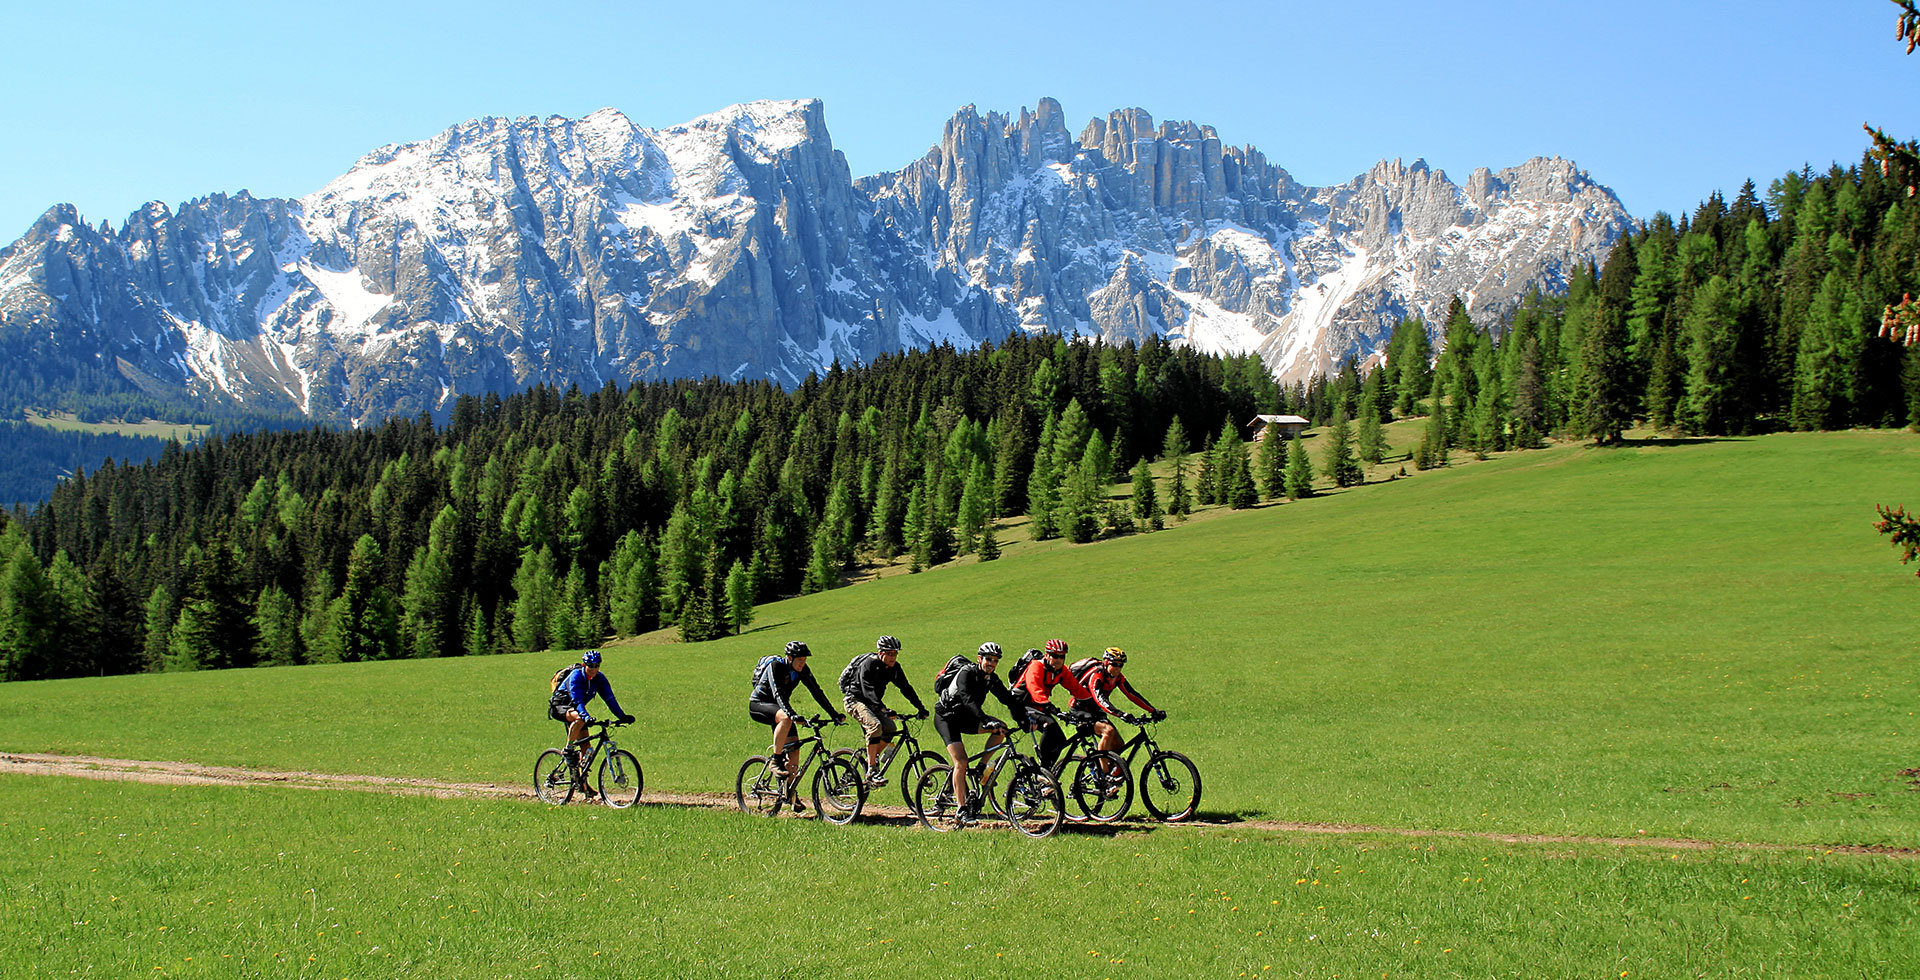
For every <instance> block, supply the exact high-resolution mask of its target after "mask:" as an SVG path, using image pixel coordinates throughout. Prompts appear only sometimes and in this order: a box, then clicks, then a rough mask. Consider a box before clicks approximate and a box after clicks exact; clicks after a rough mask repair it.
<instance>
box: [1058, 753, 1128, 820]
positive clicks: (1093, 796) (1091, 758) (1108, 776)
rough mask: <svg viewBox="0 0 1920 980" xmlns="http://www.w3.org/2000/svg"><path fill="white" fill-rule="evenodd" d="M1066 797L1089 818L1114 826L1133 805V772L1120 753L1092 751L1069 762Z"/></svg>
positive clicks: (1065, 786) (1065, 787)
mask: <svg viewBox="0 0 1920 980" xmlns="http://www.w3.org/2000/svg"><path fill="white" fill-rule="evenodd" d="M1066 768H1067V773H1068V775H1069V777H1070V778H1069V779H1068V780H1067V782H1066V784H1065V785H1064V787H1063V788H1064V789H1065V791H1066V793H1067V796H1069V797H1070V798H1072V800H1073V804H1074V806H1075V807H1077V808H1079V810H1080V813H1081V814H1082V815H1083V816H1085V817H1086V819H1088V820H1091V821H1093V822H1094V823H1112V822H1114V821H1115V820H1118V819H1120V818H1121V817H1124V816H1126V815H1127V808H1128V807H1131V806H1132V805H1133V773H1132V772H1131V771H1129V770H1128V769H1127V760H1125V759H1122V758H1120V754H1119V753H1117V752H1089V753H1087V754H1086V755H1080V756H1074V757H1073V758H1072V759H1070V760H1068V762H1067V767H1066Z"/></svg>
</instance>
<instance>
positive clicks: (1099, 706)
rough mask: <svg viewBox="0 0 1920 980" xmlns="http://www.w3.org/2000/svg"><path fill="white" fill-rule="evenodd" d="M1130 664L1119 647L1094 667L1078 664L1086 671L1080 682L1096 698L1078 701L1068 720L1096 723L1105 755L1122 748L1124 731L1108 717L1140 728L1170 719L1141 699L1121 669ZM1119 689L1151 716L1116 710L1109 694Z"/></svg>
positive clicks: (1095, 729)
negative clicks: (1124, 720)
mask: <svg viewBox="0 0 1920 980" xmlns="http://www.w3.org/2000/svg"><path fill="white" fill-rule="evenodd" d="M1126 665H1127V651H1125V650H1122V649H1120V648H1119V647H1108V648H1107V649H1106V652H1105V653H1102V654H1101V655H1100V659H1099V660H1096V661H1094V662H1093V663H1092V664H1091V665H1076V666H1081V668H1082V669H1081V670H1080V672H1079V681H1080V683H1081V684H1082V685H1084V686H1085V687H1086V689H1087V691H1088V692H1089V693H1091V694H1092V695H1093V697H1091V698H1085V699H1081V700H1076V701H1074V702H1073V706H1072V707H1071V708H1069V709H1068V712H1067V720H1068V721H1070V722H1075V723H1080V724H1092V725H1093V730H1094V732H1095V733H1096V734H1098V735H1099V736H1100V744H1099V745H1098V746H1097V747H1098V748H1099V749H1100V751H1102V752H1111V751H1113V750H1115V749H1117V748H1119V747H1120V732H1119V731H1118V730H1116V729H1115V728H1114V727H1113V725H1112V724H1110V723H1108V722H1107V721H1106V716H1108V715H1114V716H1116V717H1120V718H1124V719H1126V720H1127V721H1129V722H1132V723H1133V724H1136V725H1138V724H1140V723H1141V722H1142V721H1145V720H1146V718H1151V719H1153V720H1154V721H1159V720H1161V719H1163V718H1165V717H1166V716H1167V713H1166V712H1164V711H1161V710H1160V709H1158V708H1156V707H1154V706H1153V705H1151V704H1148V703H1147V699H1146V698H1143V697H1141V696H1140V694H1139V692H1137V691H1135V690H1134V689H1133V685H1132V684H1129V683H1127V678H1126V675H1125V674H1123V673H1121V668H1123V667H1125V666H1126ZM1115 688H1119V689H1120V690H1121V691H1122V692H1123V693H1125V694H1126V696H1127V697H1128V698H1129V699H1131V700H1132V701H1133V703H1134V704H1137V705H1139V706H1140V709H1141V710H1142V711H1145V712H1146V713H1147V714H1146V718H1137V717H1135V716H1133V715H1130V714H1127V713H1126V712H1124V711H1121V710H1119V709H1117V708H1115V707H1114V706H1113V701H1112V700H1110V699H1109V695H1111V694H1112V693H1113V691H1114V689H1115Z"/></svg>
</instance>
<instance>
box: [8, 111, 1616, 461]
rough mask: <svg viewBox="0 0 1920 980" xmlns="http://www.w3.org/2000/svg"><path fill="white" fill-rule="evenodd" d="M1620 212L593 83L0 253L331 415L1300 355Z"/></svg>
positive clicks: (53, 215) (1376, 344) (23, 292)
mask: <svg viewBox="0 0 1920 980" xmlns="http://www.w3.org/2000/svg"><path fill="white" fill-rule="evenodd" d="M1630 222H1631V219H1630V218H1629V216H1628V215H1627V213H1626V211H1625V209H1624V208H1623V207H1622V206H1621V205H1620V202H1619V200H1618V199H1616V198H1615V197H1614V195H1613V193H1612V192H1611V191H1609V190H1608V189H1607V188H1605V187H1603V186H1601V185H1600V184H1597V183H1595V182H1594V181H1592V180H1591V179H1590V178H1589V177H1588V176H1587V175H1586V174H1585V173H1584V172H1582V171H1580V170H1579V169H1577V168H1576V167H1575V166H1574V165H1573V164H1571V163H1569V162H1567V161H1564V160H1559V159H1548V158H1535V159H1533V160H1529V161H1527V162H1526V163H1524V164H1521V165H1520V166H1518V167H1513V168H1509V169H1506V170H1501V171H1498V172H1492V171H1488V170H1486V169H1479V170H1475V171H1474V172H1473V173H1472V174H1471V175H1470V176H1469V177H1468V179H1467V181H1466V183H1465V184H1464V185H1457V184H1455V183H1453V182H1452V181H1450V180H1449V179H1448V178H1447V177H1446V175H1445V174H1444V173H1442V172H1439V171H1435V170H1432V169H1430V168H1428V167H1427V166H1426V165H1425V163H1423V162H1417V161H1416V162H1415V163H1413V164H1412V165H1410V166H1404V165H1402V164H1401V163H1400V162H1399V161H1393V162H1391V163H1387V162H1383V163H1381V164H1379V165H1377V166H1375V167H1374V168H1373V169H1372V170H1370V171H1368V172H1367V173H1365V174H1362V175H1360V176H1358V177H1355V178H1354V179H1353V180H1350V181H1348V182H1346V183H1344V184H1341V185H1339V186H1336V187H1307V186H1303V185H1300V184H1298V183H1296V182H1295V181H1294V180H1293V178H1292V177H1290V176H1289V175H1288V174H1287V172H1286V171H1285V170H1283V169H1281V168H1280V167H1278V166H1275V165H1273V164H1271V163H1269V162H1267V160H1266V158H1265V157H1264V156H1263V155H1262V154H1261V153H1260V151H1258V150H1256V149H1254V148H1253V147H1250V146H1249V147H1223V146H1222V145H1221V142H1220V140H1219V138H1218V136H1217V135H1216V134H1215V132H1214V130H1213V129H1212V128H1211V127H1208V126H1201V125H1197V124H1194V123H1190V122H1166V123H1162V124H1160V125H1158V126H1156V125H1155V124H1154V122H1153V119H1152V118H1151V117H1150V116H1149V115H1148V114H1147V113H1146V112H1145V111H1143V110H1140V109H1125V110H1119V111H1116V112H1112V113H1110V114H1108V115H1107V116H1105V117H1104V118H1096V119H1094V120H1092V121H1091V122H1089V123H1088V124H1087V125H1086V126H1085V127H1084V128H1083V129H1082V130H1081V132H1080V134H1079V136H1077V137H1076V136H1074V135H1072V134H1071V133H1070V132H1069V131H1068V129H1067V128H1066V126H1065V123H1064V118H1063V114H1062V112H1061V109H1060V106H1059V104H1058V103H1056V102H1054V101H1053V100H1051V99H1042V100H1041V101H1040V103H1039V106H1038V108H1037V109H1034V110H1031V111H1028V110H1022V111H1021V112H1020V114H1019V115H1018V116H1017V117H1016V116H1007V115H1001V114H997V113H988V114H985V115H982V114H980V113H979V112H977V111H975V110H974V109H973V107H971V106H969V107H967V108H964V109H962V110H960V111H959V112H958V113H957V114H956V115H954V116H953V118H952V119H950V120H948V122H947V124H946V130H945V132H944V134H942V136H941V139H940V142H939V144H938V145H937V146H934V147H933V148H931V149H929V150H928V152H927V154H926V156H924V157H923V158H921V159H919V160H916V161H914V162H913V163H911V164H909V165H908V166H906V167H905V168H903V169H901V170H899V171H897V172H894V173H884V174H878V175H874V176H870V177H862V178H859V179H857V180H856V179H854V178H853V176H852V175H851V174H850V173H849V171H848V168H847V164H846V161H845V159H844V158H843V157H842V156H841V154H840V153H839V152H838V151H836V150H834V148H833V143H832V139H831V137H830V136H829V135H828V133H827V127H826V121H825V113H824V109H823V107H822V105H821V103H820V102H818V101H814V100H809V101H793V102H755V103H751V104H747V105H739V106H733V107H730V108H727V109H723V110H721V111H719V112H716V113H713V114H711V115H707V116H703V117H701V118H699V119H695V120H693V121H692V122H689V123H686V124H684V125H680V126H674V127H671V128H667V129H659V130H653V129H647V128H644V127H640V126H636V125H634V124H633V122H631V121H630V120H629V119H627V117H626V116H624V115H622V114H621V113H619V112H617V111H614V110H612V109H603V110H601V111H599V112H596V113H593V114H592V115H589V116H586V117H585V118H582V119H566V118H561V117H548V118H544V119H535V118H520V119H498V118H487V119H480V120H474V121H470V122H465V123H461V124H460V125H457V126H454V127H453V128H451V129H448V130H447V131H445V132H443V133H441V134H439V135H438V136H435V137H433V138H432V139H428V140H424V141H421V142H417V143H407V144H401V145H395V146H387V147H383V148H381V149H379V150H375V151H374V152H372V153H370V154H368V155H367V156H366V157H364V158H362V159H361V160H360V161H359V162H358V163H357V164H355V165H354V167H353V169H352V170H350V171H348V172H347V173H346V174H344V175H343V176H341V177H339V178H338V179H336V180H334V181H333V182H332V183H329V184H328V185H327V186H325V187H322V188H321V189H320V190H318V191H316V192H314V193H312V194H310V195H308V196H306V197H303V198H300V199H297V200H287V199H262V198H255V197H252V196H250V195H248V194H247V193H246V192H244V191H242V192H240V193H238V194H235V195H232V196H228V195H224V194H216V195H213V196H211V197H206V198H200V199H197V200H193V201H189V202H186V203H185V204H182V205H181V206H180V207H179V208H178V209H177V210H175V209H169V208H168V207H166V206H165V205H163V204H159V203H154V204H149V205H147V206H146V207H145V208H144V209H142V210H141V211H139V212H137V213H135V214H133V215H132V216H130V217H129V218H128V219H127V221H126V222H125V223H124V224H123V225H122V226H121V227H120V228H119V229H118V230H117V231H116V230H113V229H112V228H110V227H109V226H107V225H106V224H105V223H104V222H103V223H102V224H100V225H99V226H98V227H89V226H88V225H87V224H86V223H85V222H84V221H83V220H82V219H81V217H80V215H79V214H78V213H77V212H76V211H75V209H74V208H72V207H71V206H67V205H60V206H56V207H54V208H52V209H50V210H48V211H47V212H46V214H45V215H43V216H42V217H41V218H40V220H39V221H38V222H36V223H35V224H34V226H33V227H32V228H31V229H29V230H28V232H27V234H26V235H25V236H23V237H22V238H21V239H20V240H18V241H16V242H14V243H13V244H12V245H10V246H8V247H6V248H5V249H4V250H0V319H3V320H4V324H5V326H4V329H6V330H8V331H9V332H12V331H21V332H23V333H22V334H19V335H20V336H26V337H27V338H28V339H29V340H31V341H33V342H35V343H38V344H42V345H44V346H45V349H58V350H61V351H63V352H66V353H67V354H68V355H70V356H71V355H76V354H78V355H82V356H85V357H89V358H97V360H98V363H99V364H100V365H101V366H103V367H107V368H109V369H111V371H112V372H114V373H117V374H118V375H119V376H120V377H123V378H125V379H127V380H128V381H130V382H132V383H134V384H136V385H139V386H141V387H143V388H147V389H149V390H153V391H162V392H177V391H181V390H185V391H188V392H193V393H198V394H212V395H214V396H216V397H217V398H221V399H230V400H232V401H237V402H241V403H245V404H248V405H250V406H256V407H261V408H268V409H276V410H295V411H299V412H303V413H306V414H308V415H311V416H313V417H316V418H327V419H342V420H346V421H350V422H354V423H356V424H357V423H360V422H364V421H367V420H370V419H377V418H380V417H384V416H387V415H391V414H396V413H408V414H410V413H415V412H419V411H422V410H425V411H437V412H443V411H445V410H446V409H447V408H449V407H450V405H451V400H452V397H453V396H455V395H459V394H480V393H485V392H489V391H497V392H509V391H517V390H519V389H521V388H524V387H526V386H528V385H531V384H533V383H535V382H548V383H554V384H562V385H564V384H568V383H578V384H579V385H580V386H581V387H582V388H585V389H592V388H597V387H599V386H600V385H602V384H604V383H605V382H607V381H613V380H619V381H622V382H628V381H635V380H646V379H659V378H672V377H685V376H704V375H719V376H721V377H725V378H768V379H771V380H773V381H775V382H777V383H780V384H783V385H790V384H794V383H797V382H799V381H800V380H802V379H803V378H804V377H805V376H806V375H807V374H808V373H809V372H814V371H822V370H824V369H825V368H827V367H828V366H829V365H831V364H832V363H833V362H834V361H835V360H836V359H837V360H839V361H840V362H841V363H842V364H852V363H855V362H860V361H865V360H869V359H871V358H873V357H875V356H877V355H879V354H882V353H885V352H888V351H895V350H899V349H901V348H903V347H917V346H924V345H929V344H938V343H940V342H942V341H951V342H952V343H954V344H955V345H956V346H967V345H972V344H974V343H977V342H978V341H979V340H982V339H997V338H1000V337H1004V336H1006V335H1008V334H1009V333H1011V332H1013V331H1016V330H1027V331H1039V330H1047V331H1054V332H1058V333H1062V334H1067V335H1071V336H1081V337H1095V336H1097V337H1104V338H1108V339H1113V340H1118V339H1123V338H1135V339H1139V338H1144V337H1146V336H1148V335H1156V334H1157V335H1160V336H1164V337H1168V338H1172V339H1174V340H1175V341H1177V342H1181V343H1187V344H1192V345H1194V346H1196V347H1199V348H1201V349H1204V350H1208V351H1216V352H1228V351H1231V352H1249V351H1258V352H1259V353H1260V354H1261V356H1262V357H1263V358H1264V359H1265V361H1266V363H1267V364H1268V365H1269V367H1270V368H1271V369H1272V370H1273V372H1274V373H1275V374H1276V375H1278V376H1280V377H1282V378H1284V379H1297V378H1303V377H1306V376H1308V375H1310V374H1311V373H1313V372H1316V371H1324V370H1328V369H1330V368H1332V367H1334V366H1335V365H1337V364H1338V362H1339V360H1340V359H1341V358H1343V357H1345V356H1347V355H1349V354H1353V355H1359V356H1362V357H1364V356H1367V355H1369V354H1372V353H1375V352H1377V351H1378V349H1379V348H1380V347H1381V345H1383V344H1384V343H1385V340H1386V337H1387V335H1388V333H1389V332H1390V331H1391V330H1392V328H1393V325H1394V323H1395V322H1396V321H1397V320H1398V319H1400V318H1401V317H1403V316H1408V315H1414V314H1420V315H1425V316H1427V317H1428V319H1429V323H1430V324H1433V325H1434V326H1436V327H1437V326H1438V324H1437V323H1433V321H1434V320H1435V319H1436V318H1437V317H1438V316H1440V315H1442V314H1443V313H1444V311H1445V309H1446V306H1447V304H1448V302H1449V301H1450V299H1451V298H1452V297H1453V296H1454V295H1455V294H1459V295H1461V296H1462V297H1463V298H1465V299H1466V301H1467V303H1468V308H1469V310H1470V311H1471V312H1472V313H1473V314H1474V315H1475V316H1476V317H1491V316H1497V315H1499V314H1501V313H1503V312H1505V311H1506V310H1507V309H1509V308H1511V307H1512V306H1513V305H1514V304H1516V303H1517V302H1518V301H1519V300H1520V299H1521V298H1522V297H1523V296H1524V295H1525V293H1526V292H1527V291H1528V290H1530V289H1531V288H1533V287H1535V286H1536V285H1537V286H1540V287H1542V288H1544V289H1546V290H1548V291H1553V290H1557V289H1560V288H1563V287H1564V285H1565V282H1566V279H1567V276H1568V275H1569V273H1570V271H1571V270H1572V269H1573V268H1574V266H1575V263H1582V262H1588V261H1598V260H1600V259H1602V258H1603V257H1604V255H1605V253H1606V251H1607V249H1608V248H1609V247H1610V246H1611V245H1612V244H1613V242H1614V241H1615V239H1616V238H1618V236H1619V235H1620V233H1621V232H1622V231H1624V230H1625V229H1626V228H1627V227H1629V224H1630ZM0 370H4V369H3V368H0Z"/></svg>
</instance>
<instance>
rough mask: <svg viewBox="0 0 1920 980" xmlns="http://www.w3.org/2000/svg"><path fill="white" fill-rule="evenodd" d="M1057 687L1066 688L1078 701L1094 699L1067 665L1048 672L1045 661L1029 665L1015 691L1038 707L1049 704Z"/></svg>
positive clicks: (1037, 661) (1036, 661) (1091, 693)
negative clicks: (1048, 700)
mask: <svg viewBox="0 0 1920 980" xmlns="http://www.w3.org/2000/svg"><path fill="white" fill-rule="evenodd" d="M1055 685H1059V686H1061V687H1065V688H1066V689H1067V693H1069V694H1071V695H1073V696H1074V697H1075V698H1076V699H1079V700H1092V699H1093V692H1092V691H1089V690H1087V689H1086V687H1085V685H1082V684H1081V683H1080V681H1079V680H1078V679H1077V678H1075V677H1074V676H1073V672H1072V671H1070V670H1068V669H1067V666H1066V665H1065V664H1061V665H1060V669H1059V670H1048V669H1047V662H1046V660H1044V659H1041V660H1035V661H1034V662H1032V663H1030V664H1028V665H1027V670H1026V672H1025V673H1023V674H1021V675H1020V683H1019V685H1018V686H1016V687H1015V688H1014V690H1015V691H1017V692H1018V693H1020V694H1021V695H1023V696H1025V697H1026V699H1027V701H1028V702H1029V703H1031V704H1033V705H1035V706H1036V707H1038V706H1042V705H1045V704H1046V703H1047V698H1048V697H1049V696H1050V695H1051V694H1052V693H1053V689H1054V686H1055Z"/></svg>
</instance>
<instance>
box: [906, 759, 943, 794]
mask: <svg viewBox="0 0 1920 980" xmlns="http://www.w3.org/2000/svg"><path fill="white" fill-rule="evenodd" d="M946 764H947V760H946V759H945V758H943V757H942V756H941V755H940V754H939V753H937V752H917V753H915V754H913V755H911V756H908V757H907V759H906V761H905V762H903V763H901V764H900V798H901V799H903V800H906V801H907V805H908V806H912V805H913V788H914V786H916V785H918V784H919V782H920V774H921V773H923V772H926V771H927V770H929V769H932V768H933V767H935V766H944V765H946Z"/></svg>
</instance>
